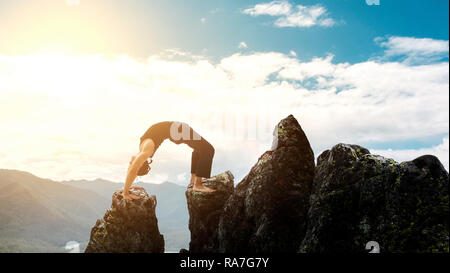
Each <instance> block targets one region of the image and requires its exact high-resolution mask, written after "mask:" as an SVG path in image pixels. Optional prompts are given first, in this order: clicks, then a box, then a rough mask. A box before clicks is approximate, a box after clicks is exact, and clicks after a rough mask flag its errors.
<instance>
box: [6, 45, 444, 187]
mask: <svg viewBox="0 0 450 273" xmlns="http://www.w3.org/2000/svg"><path fill="white" fill-rule="evenodd" d="M448 88H449V66H448V62H439V63H427V64H425V65H410V64H408V63H398V62H388V61H387V62H377V61H372V60H369V61H365V62H361V63H355V64H349V63H336V62H333V56H332V55H329V56H324V57H316V58H313V59H312V60H309V61H300V60H299V59H297V58H295V57H292V55H287V54H282V53H279V52H256V53H252V54H233V55H231V56H228V57H225V58H223V59H222V60H220V61H219V62H213V61H211V60H209V59H208V58H206V57H205V56H196V55H192V54H189V53H187V52H183V51H181V50H169V51H165V52H163V53H161V54H159V55H152V56H150V57H149V58H148V59H147V60H146V61H140V60H135V59H133V58H130V57H127V56H100V55H77V56H64V55H61V56H58V55H27V56H3V55H0V100H1V101H2V107H1V108H0V131H1V132H2V134H0V152H1V153H2V156H1V157H0V167H1V168H11V169H22V170H27V171H30V172H33V173H35V174H36V175H39V176H43V177H48V178H53V179H58V180H65V179H77V178H86V179H95V178H98V177H102V178H106V179H111V180H114V181H123V180H124V178H125V174H126V168H127V166H128V162H129V158H130V156H131V155H133V154H134V153H136V152H137V150H138V144H139V137H140V136H141V135H142V134H143V133H144V131H145V130H146V129H147V128H148V126H150V125H151V124H152V123H154V122H158V121H161V120H181V121H185V122H187V123H189V124H190V125H191V126H192V127H193V128H195V129H196V130H197V131H198V132H199V133H200V134H201V135H203V136H204V137H205V138H206V139H208V141H210V142H211V143H212V144H213V145H214V146H215V148H216V154H215V158H214V164H213V174H214V173H219V172H223V171H225V170H228V169H229V170H231V171H232V172H233V173H234V174H235V175H236V180H237V181H239V180H240V179H241V178H242V177H243V176H244V175H245V174H247V172H248V171H249V170H250V168H251V166H252V165H253V164H254V163H255V162H256V160H257V158H258V157H259V155H260V154H261V153H262V152H263V151H265V150H266V149H268V148H269V147H270V144H271V133H272V130H273V126H275V124H276V123H277V122H278V121H279V120H280V119H282V118H284V117H286V116H287V115H288V114H294V116H295V117H296V118H297V119H298V120H299V122H300V124H301V125H302V128H303V129H304V130H305V132H306V134H307V135H308V138H309V140H310V143H311V145H312V147H313V149H314V151H315V153H316V156H317V155H318V152H319V151H322V150H324V149H328V148H330V147H332V146H333V145H335V144H336V143H339V142H346V143H356V144H362V143H376V142H389V141H406V140H413V139H417V138H420V139H423V138H426V137H429V136H435V135H439V134H446V135H448V132H449V130H448V128H449V118H448V117H449V103H448V101H449V93H448ZM241 129H245V130H241ZM242 132H244V133H245V134H248V135H244V136H242V135H240V134H241V133H242ZM30 136H32V137H31V138H30ZM446 145H447V147H448V140H447V144H446ZM438 147H440V146H438ZM444 147H445V141H444ZM368 148H370V147H368ZM191 152H192V150H191V149H190V148H189V147H187V146H186V145H175V144H172V143H170V142H168V141H166V142H165V143H163V145H162V146H161V148H160V150H158V151H157V152H156V154H155V158H154V159H155V160H154V162H153V163H152V165H151V167H152V170H151V172H150V175H148V176H145V177H144V178H142V180H144V181H153V182H163V181H164V180H169V181H174V182H176V181H177V178H178V175H179V174H181V173H183V172H187V171H188V170H189V168H190V159H191ZM423 152H427V153H434V154H435V155H437V156H438V157H439V158H440V159H441V160H442V161H443V162H446V161H447V162H448V148H447V150H445V149H441V148H436V147H431V148H429V149H428V150H427V149H419V150H416V151H415V152H414V151H407V152H401V151H396V153H397V154H398V155H401V153H405V155H404V158H405V159H406V157H408V156H415V154H421V153H423ZM380 153H381V152H380ZM383 153H385V152H383ZM381 154H382V153H381ZM385 154H386V153H385ZM398 158H401V157H400V156H399V157H398ZM410 159H413V158H410ZM446 164H447V166H448V163H446Z"/></svg>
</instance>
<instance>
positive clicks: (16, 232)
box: [0, 169, 190, 252]
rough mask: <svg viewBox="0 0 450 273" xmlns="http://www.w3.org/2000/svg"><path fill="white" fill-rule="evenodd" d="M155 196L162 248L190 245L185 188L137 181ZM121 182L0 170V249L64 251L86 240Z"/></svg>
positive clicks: (81, 248)
mask: <svg viewBox="0 0 450 273" xmlns="http://www.w3.org/2000/svg"><path fill="white" fill-rule="evenodd" d="M136 185H139V186H142V187H143V188H145V190H146V191H147V192H148V193H149V194H152V195H156V196H157V201H158V205H157V207H156V214H157V217H158V222H159V223H158V225H159V229H160V232H161V234H163V235H164V237H165V243H166V251H167V252H175V251H178V250H179V249H180V248H183V247H186V246H187V245H188V244H189V236H190V235H189V230H188V228H187V226H188V221H189V220H188V211H187V205H186V199H185V195H184V193H185V187H183V186H180V185H177V184H174V183H171V182H165V183H162V184H151V183H143V182H139V183H136ZM121 187H123V184H121V183H116V182H112V181H107V180H104V179H96V180H70V181H61V182H59V181H53V180H50V179H43V178H40V177H37V176H35V175H33V174H30V173H28V172H24V171H18V170H7V169H0V252H66V251H67V250H65V245H66V243H67V242H69V241H77V242H79V243H80V250H81V251H84V248H85V247H86V245H87V242H88V241H89V236H90V231H91V228H92V226H94V224H95V222H96V220H97V219H99V218H101V217H102V216H103V214H104V212H105V210H106V209H108V208H109V206H110V204H111V196H112V194H113V193H114V191H115V190H117V189H120V188H121Z"/></svg>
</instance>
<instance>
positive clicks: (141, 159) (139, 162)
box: [123, 152, 150, 199]
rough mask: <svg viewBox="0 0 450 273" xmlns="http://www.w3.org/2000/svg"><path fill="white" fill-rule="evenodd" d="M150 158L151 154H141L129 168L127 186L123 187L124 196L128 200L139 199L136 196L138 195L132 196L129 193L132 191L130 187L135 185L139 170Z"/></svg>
mask: <svg viewBox="0 0 450 273" xmlns="http://www.w3.org/2000/svg"><path fill="white" fill-rule="evenodd" d="M148 157H150V154H149V153H146V152H140V153H138V154H137V156H136V158H135V159H134V160H133V162H132V163H131V165H130V166H129V167H128V171H127V178H126V179H125V186H124V187H123V196H124V197H125V198H126V199H130V198H127V197H131V198H133V197H134V198H133V199H137V198H138V196H136V195H130V194H129V192H128V191H129V190H130V186H131V184H132V183H133V181H134V179H136V176H137V172H138V171H139V168H140V167H141V166H142V164H143V163H144V161H145V160H147V158H148Z"/></svg>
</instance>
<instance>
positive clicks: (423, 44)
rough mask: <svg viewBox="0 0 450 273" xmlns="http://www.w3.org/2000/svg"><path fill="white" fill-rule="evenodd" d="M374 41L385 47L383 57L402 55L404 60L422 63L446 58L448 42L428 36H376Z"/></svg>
mask: <svg viewBox="0 0 450 273" xmlns="http://www.w3.org/2000/svg"><path fill="white" fill-rule="evenodd" d="M375 42H377V43H379V44H380V46H382V47H384V48H386V50H385V57H395V56H403V57H405V62H409V63H423V62H425V61H436V60H440V59H442V58H448V54H449V42H448V41H444V40H435V39H430V38H415V37H398V36H391V37H388V38H387V39H386V38H382V37H377V38H375Z"/></svg>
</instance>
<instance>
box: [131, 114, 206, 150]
mask: <svg viewBox="0 0 450 273" xmlns="http://www.w3.org/2000/svg"><path fill="white" fill-rule="evenodd" d="M174 123H175V124H174ZM183 124H184V126H186V127H185V129H186V128H187V129H189V137H188V138H189V139H187V140H185V139H183V138H180V139H178V140H175V139H174V138H172V137H171V135H170V129H171V127H172V125H175V126H177V127H178V128H174V129H176V131H177V132H178V133H180V132H181V131H182V125H183ZM194 135H196V136H197V138H201V136H200V135H198V134H197V133H196V132H195V131H194V130H192V128H190V127H189V126H188V125H187V124H185V123H181V122H175V121H163V122H158V123H155V124H153V125H152V126H150V128H148V129H147V131H146V132H145V133H144V134H143V135H142V136H141V142H140V143H142V141H144V139H147V138H151V139H152V140H153V142H154V143H155V152H156V150H157V149H158V148H159V146H160V145H161V143H162V142H163V141H164V140H166V139H169V140H170V141H172V142H174V143H175V144H180V143H186V144H187V145H189V146H191V147H192V146H193V145H192V142H193V140H195V139H194V138H195V136H194ZM178 137H179V136H178Z"/></svg>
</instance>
